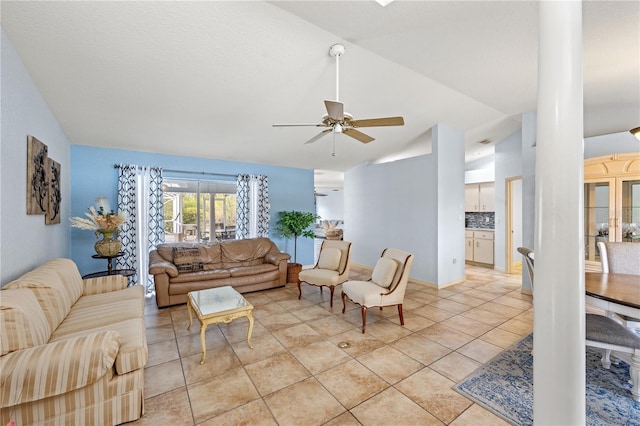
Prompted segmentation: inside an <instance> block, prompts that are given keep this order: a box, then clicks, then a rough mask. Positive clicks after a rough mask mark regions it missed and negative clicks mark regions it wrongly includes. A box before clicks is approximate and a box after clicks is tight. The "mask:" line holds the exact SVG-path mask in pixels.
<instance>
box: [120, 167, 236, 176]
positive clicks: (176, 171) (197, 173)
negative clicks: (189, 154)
mask: <svg viewBox="0 0 640 426" xmlns="http://www.w3.org/2000/svg"><path fill="white" fill-rule="evenodd" d="M113 167H114V168H116V169H117V168H118V167H120V164H114V165H113ZM162 171H163V172H169V173H183V174H188V175H208V176H226V177H233V178H237V177H238V175H230V174H225V173H212V172H192V171H189V170H173V169H162Z"/></svg>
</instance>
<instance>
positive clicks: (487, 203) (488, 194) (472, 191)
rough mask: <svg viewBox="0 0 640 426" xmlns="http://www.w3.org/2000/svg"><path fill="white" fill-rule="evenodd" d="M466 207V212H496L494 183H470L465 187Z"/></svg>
mask: <svg viewBox="0 0 640 426" xmlns="http://www.w3.org/2000/svg"><path fill="white" fill-rule="evenodd" d="M464 206H465V209H464V210H465V211H466V212H492V211H495V184H494V182H485V183H470V184H467V185H465V186H464Z"/></svg>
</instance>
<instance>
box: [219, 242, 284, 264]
mask: <svg viewBox="0 0 640 426" xmlns="http://www.w3.org/2000/svg"><path fill="white" fill-rule="evenodd" d="M220 248H221V250H222V265H223V267H224V268H225V269H230V268H235V267H238V266H255V265H260V264H261V263H264V257H265V256H266V255H267V254H268V253H269V252H270V251H271V250H272V248H273V242H271V240H270V239H268V238H249V239H245V240H235V241H224V242H222V243H220Z"/></svg>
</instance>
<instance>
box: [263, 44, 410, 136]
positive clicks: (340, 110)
mask: <svg viewBox="0 0 640 426" xmlns="http://www.w3.org/2000/svg"><path fill="white" fill-rule="evenodd" d="M344 52H345V47H344V46H343V45H342V44H334V45H333V46H331V48H330V49H329V54H330V55H331V56H333V57H334V58H336V100H335V101H326V100H325V101H324V105H325V108H326V109H327V114H326V115H325V116H324V117H322V119H321V120H320V123H317V124H274V125H273V127H302V126H313V127H326V129H325V130H323V131H321V132H320V133H319V134H317V135H315V136H314V137H312V138H311V139H309V140H308V141H306V142H305V144H307V143H313V142H315V141H317V140H318V139H320V138H321V137H323V136H325V135H327V134H329V133H331V132H333V134H334V136H335V134H336V133H342V134H344V135H347V136H350V137H352V138H354V139H356V140H358V141H360V142H362V143H369V142H371V141H373V140H374V138H372V137H371V136H369V135H367V134H365V133H362V132H361V131H359V130H357V129H358V128H360V127H381V126H402V125H404V119H403V118H402V117H384V118H368V119H363V120H354V119H353V116H352V115H351V114H349V113H346V112H344V105H343V104H342V102H340V101H339V99H340V96H339V95H340V57H341V56H342V55H344Z"/></svg>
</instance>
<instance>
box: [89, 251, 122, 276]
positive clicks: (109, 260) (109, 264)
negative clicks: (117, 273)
mask: <svg viewBox="0 0 640 426" xmlns="http://www.w3.org/2000/svg"><path fill="white" fill-rule="evenodd" d="M121 256H124V252H119V253H117V254H114V255H113V256H102V255H100V254H94V255H93V256H91V257H93V258H94V259H107V272H109V273H108V274H107V275H112V274H111V272H112V271H113V259H115V258H117V257H121Z"/></svg>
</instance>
